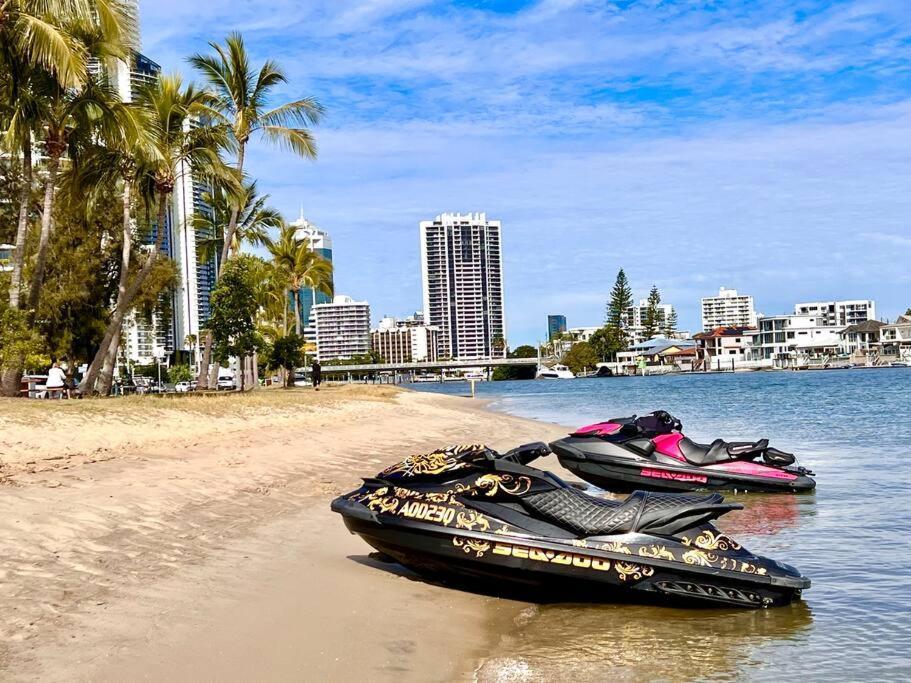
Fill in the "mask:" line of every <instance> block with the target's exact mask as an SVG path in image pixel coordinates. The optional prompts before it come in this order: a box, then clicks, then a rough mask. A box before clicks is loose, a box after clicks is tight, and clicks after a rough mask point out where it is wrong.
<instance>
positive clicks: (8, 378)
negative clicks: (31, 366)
mask: <svg viewBox="0 0 911 683" xmlns="http://www.w3.org/2000/svg"><path fill="white" fill-rule="evenodd" d="M18 365H20V367H16V368H2V373H0V396H9V397H11V398H15V397H16V396H18V395H19V385H20V384H21V383H22V367H21V365H22V363H19V364H18Z"/></svg>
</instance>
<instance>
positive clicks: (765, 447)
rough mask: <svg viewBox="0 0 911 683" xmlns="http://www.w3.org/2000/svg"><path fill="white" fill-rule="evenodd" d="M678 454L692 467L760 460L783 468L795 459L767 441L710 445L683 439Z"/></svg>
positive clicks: (720, 442) (715, 442) (715, 441)
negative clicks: (760, 458)
mask: <svg viewBox="0 0 911 683" xmlns="http://www.w3.org/2000/svg"><path fill="white" fill-rule="evenodd" d="M678 444H679V447H680V452H681V453H682V454H683V457H684V458H686V460H687V462H689V463H690V464H692V465H700V466H701V465H716V464H718V463H721V462H731V461H732V460H755V459H756V458H758V457H760V456H762V458H763V459H764V460H765V461H766V462H767V463H768V464H770V465H776V466H778V467H783V466H786V465H791V464H793V463H794V461H795V460H796V458H795V457H794V456H793V455H791V454H790V453H785V452H784V451H779V450H778V449H776V448H769V440H768V439H760V440H759V441H755V442H727V441H724V440H723V439H715V440H714V441H713V442H712V443H711V444H708V445H706V444H701V443H696V442H695V441H693V440H691V439H689V438H687V437H683V438H682V439H680V441H679V442H678Z"/></svg>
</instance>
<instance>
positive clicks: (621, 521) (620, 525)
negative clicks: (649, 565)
mask: <svg viewBox="0 0 911 683" xmlns="http://www.w3.org/2000/svg"><path fill="white" fill-rule="evenodd" d="M723 501H724V497H723V496H721V495H720V494H717V493H712V494H708V495H686V494H680V493H655V492H650V491H635V492H633V493H631V494H630V495H629V497H627V499H626V500H623V501H617V500H606V499H603V498H595V497H593V496H590V495H588V494H587V493H583V492H582V491H578V490H576V489H574V488H571V487H567V488H558V489H554V490H551V491H545V492H543V493H537V494H533V495H529V496H524V497H523V498H522V504H523V505H525V507H527V508H528V509H529V510H530V511H532V512H534V513H536V514H537V515H540V516H541V517H543V518H544V519H545V520H548V521H550V522H552V523H554V524H556V525H558V526H561V527H563V528H565V529H569V530H570V531H573V532H575V533H576V534H578V535H579V537H580V538H587V537H590V536H607V535H610V534H623V533H632V532H636V531H641V532H648V533H651V534H673V533H675V532H676V531H678V530H682V529H686V528H691V527H692V526H694V524H698V523H702V522H706V521H709V520H711V519H715V518H716V517H718V516H720V515H722V514H724V513H725V512H728V511H730V510H739V509H741V508H742V507H743V506H741V505H738V504H736V503H723Z"/></svg>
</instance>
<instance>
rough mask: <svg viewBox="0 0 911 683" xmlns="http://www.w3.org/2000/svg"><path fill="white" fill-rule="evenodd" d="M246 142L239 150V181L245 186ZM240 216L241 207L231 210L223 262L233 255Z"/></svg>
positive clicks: (240, 145) (242, 143)
mask: <svg viewBox="0 0 911 683" xmlns="http://www.w3.org/2000/svg"><path fill="white" fill-rule="evenodd" d="M246 147H247V143H246V142H241V143H240V144H239V145H238V149H237V181H238V182H239V183H241V184H243V181H244V156H245V154H246ZM239 215H240V207H239V206H235V207H233V208H232V209H231V220H230V221H228V227H227V229H226V230H225V235H224V238H225V242H224V244H222V245H221V262H222V264H224V263H226V262H227V261H228V256H229V255H230V253H231V242H233V241H234V233H235V232H236V231H237V218H238V216H239Z"/></svg>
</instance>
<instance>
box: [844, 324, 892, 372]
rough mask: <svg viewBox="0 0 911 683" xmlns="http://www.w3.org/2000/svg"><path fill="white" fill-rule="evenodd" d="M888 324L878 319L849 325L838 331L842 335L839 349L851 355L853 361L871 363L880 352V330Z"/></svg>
mask: <svg viewBox="0 0 911 683" xmlns="http://www.w3.org/2000/svg"><path fill="white" fill-rule="evenodd" d="M885 326H886V324H885V323H881V322H879V321H878V320H865V321H864V322H862V323H856V324H854V325H848V326H847V327H846V328H845V329H843V330H842V331H841V332H839V333H838V336H839V337H841V344H840V345H839V350H840V351H841V353H843V354H845V355H848V356H851V362H852V363H870V362H872V361H873V357H874V356H875V355H878V354H879V350H880V344H879V341H880V330H882V328H884V327H885Z"/></svg>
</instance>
